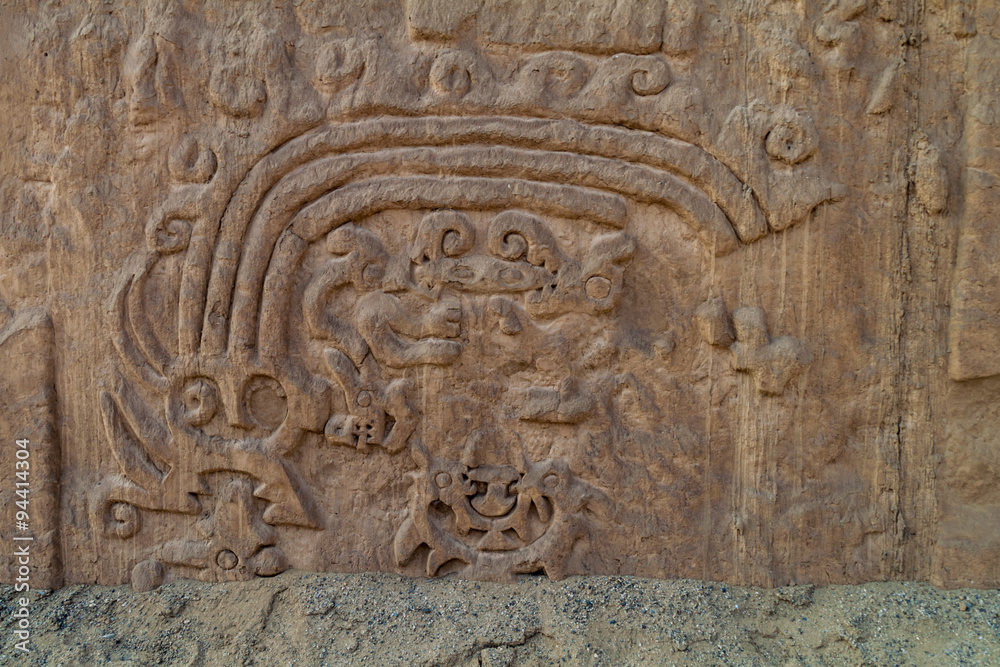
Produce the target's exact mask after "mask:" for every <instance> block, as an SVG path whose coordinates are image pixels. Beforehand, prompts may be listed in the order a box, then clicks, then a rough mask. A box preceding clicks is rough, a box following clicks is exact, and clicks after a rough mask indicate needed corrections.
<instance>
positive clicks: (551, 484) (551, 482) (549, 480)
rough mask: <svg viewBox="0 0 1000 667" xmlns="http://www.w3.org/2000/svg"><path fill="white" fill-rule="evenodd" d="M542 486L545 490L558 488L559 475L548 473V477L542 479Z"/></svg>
mask: <svg viewBox="0 0 1000 667" xmlns="http://www.w3.org/2000/svg"><path fill="white" fill-rule="evenodd" d="M542 486H544V487H545V488H546V489H554V488H556V487H557V486H559V475H557V474H555V473H554V472H550V473H549V474H548V475H546V476H545V477H543V478H542Z"/></svg>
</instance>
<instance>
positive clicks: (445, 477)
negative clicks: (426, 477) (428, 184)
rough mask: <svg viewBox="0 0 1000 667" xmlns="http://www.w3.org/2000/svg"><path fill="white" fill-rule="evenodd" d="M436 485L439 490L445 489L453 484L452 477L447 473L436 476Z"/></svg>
mask: <svg viewBox="0 0 1000 667" xmlns="http://www.w3.org/2000/svg"><path fill="white" fill-rule="evenodd" d="M434 483H435V484H437V485H438V488H439V489H443V488H445V487H446V486H448V485H449V484H451V475H449V474H448V473H446V472H439V473H438V474H437V475H435V476H434Z"/></svg>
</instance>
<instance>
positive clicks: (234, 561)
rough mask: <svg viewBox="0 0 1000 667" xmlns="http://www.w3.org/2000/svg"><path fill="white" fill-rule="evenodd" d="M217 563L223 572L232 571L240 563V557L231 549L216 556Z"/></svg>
mask: <svg viewBox="0 0 1000 667" xmlns="http://www.w3.org/2000/svg"><path fill="white" fill-rule="evenodd" d="M215 562H216V563H217V564H218V565H219V567H221V568H222V569H223V570H231V569H233V568H234V567H236V566H237V565H239V563H240V559H239V557H238V556H237V555H236V554H234V553H233V552H232V551H230V550H229V549H223V550H222V551H220V552H219V553H218V554H217V555H216V556H215Z"/></svg>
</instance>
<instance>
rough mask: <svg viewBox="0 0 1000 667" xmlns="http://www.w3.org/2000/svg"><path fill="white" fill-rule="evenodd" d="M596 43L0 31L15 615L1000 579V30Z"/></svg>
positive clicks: (212, 16)
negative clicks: (194, 588)
mask: <svg viewBox="0 0 1000 667" xmlns="http://www.w3.org/2000/svg"><path fill="white" fill-rule="evenodd" d="M568 4H569V3H565V2H556V1H555V0H538V1H537V2H515V1H513V0H461V2H454V3H442V2H435V1H431V0H360V1H356V2H350V3H328V2H319V1H316V0H301V1H299V0H297V1H295V2H287V3H282V2H277V3H270V2H268V3H265V2H259V3H255V2H250V3H232V2H222V1H208V2H205V3H198V2H181V1H179V0H168V1H166V2H149V3H140V2H131V1H128V0H109V1H107V2H104V1H101V2H93V3H79V2H66V3H59V2H45V3H41V4H39V3H35V2H30V3H29V2H16V1H10V0H6V1H5V2H3V3H2V5H0V26H2V27H0V81H2V84H0V110H2V118H0V137H2V139H0V170H2V171H0V173H2V177H0V257H2V258H3V259H2V263H0V392H2V393H0V396H2V404H0V503H2V504H0V507H2V508H3V509H2V512H0V543H2V544H3V545H4V547H3V550H2V553H0V580H3V581H6V582H14V581H15V580H16V578H17V576H18V572H19V570H18V568H19V567H20V565H19V563H18V562H17V558H16V556H15V555H14V552H13V547H11V545H13V544H15V542H14V538H15V537H31V538H33V541H32V542H31V544H32V557H31V558H32V560H31V564H30V568H31V583H32V586H33V587H35V588H59V587H60V586H61V585H64V584H79V583H92V584H101V585H111V584H123V583H131V584H132V586H133V587H135V589H137V590H139V591H145V590H150V589H154V588H156V587H158V586H160V585H162V584H165V583H166V584H169V583H170V582H174V581H178V580H181V579H191V578H194V579H200V580H202V581H205V582H224V581H232V580H248V579H252V578H255V577H269V576H273V575H276V574H278V573H280V572H282V571H284V570H286V569H289V568H292V569H298V570H303V571H313V572H355V573H358V572H373V571H379V572H389V573H397V574H403V575H408V576H420V577H426V576H430V577H435V576H443V575H448V574H457V575H459V576H461V577H463V578H470V579H478V580H489V581H495V582H504V581H514V580H515V579H516V577H517V576H518V575H521V574H528V573H530V574H545V575H547V576H548V577H550V578H552V579H560V578H562V577H566V576H570V575H583V574H589V575H634V576H640V577H653V578H692V579H704V580H716V581H724V582H727V583H730V584H743V585H755V586H762V587H771V586H783V585H786V584H788V583H790V582H793V581H794V582H798V583H813V584H838V583H862V582H868V581H884V580H898V579H910V580H921V581H930V582H934V583H936V584H938V585H942V586H946V587H977V588H979V587H987V588H988V587H995V586H997V585H998V584H1000V428H998V424H1000V231H998V222H997V211H1000V140H998V137H1000V111H998V109H1000V79H998V78H997V76H996V72H997V69H998V61H1000V57H998V54H1000V41H998V40H1000V10H998V8H997V6H996V3H995V2H992V0H978V2H977V1H976V0H956V1H954V2H944V1H943V0H927V1H926V2H923V1H921V2H909V1H906V0H868V1H866V0H834V1H833V2H828V1H826V0H824V1H822V2H819V1H805V2H793V1H774V2H765V1H763V0H760V1H758V0H742V1H736V0H734V1H732V2H728V1H727V2H718V3H712V4H710V5H703V3H699V2H693V1H691V0H664V1H663V2H644V1H639V0H629V1H618V2H610V1H605V0H584V1H581V2H579V3H574V9H573V10H572V11H569V10H568V9H567V5H568ZM18 439H26V440H27V441H28V442H29V443H30V444H29V445H26V449H25V451H27V452H30V461H29V464H30V465H27V466H26V467H27V468H30V470H28V471H27V472H25V475H24V479H23V480H18V478H17V477H16V473H17V472H18V471H19V470H20V469H19V468H17V464H18V461H19V460H21V459H18V456H21V455H20V454H19V453H18V452H19V446H18V445H17V444H16V442H17V440H18ZM24 456H29V454H25V455H24ZM29 473H30V474H29ZM17 481H27V482H30V494H29V492H27V491H25V492H23V493H22V495H21V496H19V495H18V491H19V490H20V489H21V487H18V486H17V485H16V482H17ZM25 495H28V498H27V500H30V502H27V503H24V505H25V506H24V507H18V505H17V501H19V500H20V501H25V500H26V499H25V497H24V496H25ZM18 511H22V512H25V513H26V514H27V519H26V520H25V521H24V524H26V525H19V524H18V523H17V521H20V520H21V519H19V518H18V515H17V512H18ZM349 581H364V579H359V580H349ZM372 581H393V582H397V580H395V579H392V580H389V579H385V580H382V579H373V580H372ZM403 585H404V584H400V583H398V582H397V583H393V584H392V586H403ZM449 585H452V584H449ZM454 585H455V586H459V588H456V589H455V590H471V589H466V588H462V586H465V585H464V584H463V585H458V584H454ZM531 585H532V586H536V585H541V584H531ZM581 585H583V584H581ZM615 585H618V584H615ZM268 586H271V585H270V584H269V585H266V586H264V587H262V588H260V589H253V588H246V589H240V590H247V591H251V590H257V591H258V592H257V593H254V595H270V594H271V593H265V592H261V591H273V590H276V589H274V588H269V587H268ZM545 586H548V584H545ZM74 590H76V589H74ZM198 590H205V591H207V590H208V589H202V588H199V589H198ZM491 590H500V589H491ZM552 590H556V589H552ZM91 594H93V595H96V593H89V592H88V593H86V595H91ZM60 595H61V594H60ZM113 595H115V596H120V595H122V593H121V592H116V593H113ZM206 595H214V593H206ZM116 604H117V603H116ZM178 650H180V649H178Z"/></svg>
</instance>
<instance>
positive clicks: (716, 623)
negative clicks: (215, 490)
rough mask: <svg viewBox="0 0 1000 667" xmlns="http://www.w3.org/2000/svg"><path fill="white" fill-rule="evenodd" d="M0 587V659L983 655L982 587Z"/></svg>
mask: <svg viewBox="0 0 1000 667" xmlns="http://www.w3.org/2000/svg"><path fill="white" fill-rule="evenodd" d="M20 597H22V594H20V593H15V592H14V590H13V588H12V587H10V586H2V587H0V602H2V604H3V617H2V623H0V625H2V641H0V664H3V665H24V666H25V667H27V666H29V665H53V666H54V665H157V664H160V665H206V666H214V665H223V666H225V667H235V666H238V665H455V666H462V667H465V666H467V665H468V666H474V665H481V666H482V667H496V666H502V667H508V666H513V665H550V664H565V665H674V664H676V665H879V666H882V665H935V666H938V665H1000V591H995V590H990V591H982V590H953V591H942V590H939V589H937V588H934V587H933V586H930V585H928V584H915V583H879V584H868V585H864V586H829V587H825V588H817V589H813V588H812V587H811V586H799V587H793V588H781V589H774V590H762V589H754V588H741V587H737V586H726V585H722V584H716V583H705V582H698V581H657V580H652V579H634V578H629V577H582V578H581V577H574V578H570V579H567V580H565V581H559V582H556V581H550V580H548V579H546V578H543V577H525V578H524V579H522V580H521V581H520V582H519V583H517V584H515V585H510V586H505V585H499V584H485V583H475V582H468V581H459V580H456V579H444V580H434V581H428V580H414V579H404V578H401V577H397V576H393V575H386V574H363V575H334V574H328V575H322V574H320V575H317V574H305V573H300V572H288V573H285V574H283V575H280V576H278V577H275V578H273V579H259V580H257V581H253V582H247V583H231V584H219V585H214V586H211V585H207V584H203V583H199V582H191V581H182V582H175V583H172V584H169V585H166V586H164V587H162V588H160V589H159V590H156V591H152V592H149V593H135V592H134V591H133V590H132V589H131V588H129V587H127V586H118V587H104V586H69V587H66V588H63V589H61V590H59V591H56V592H53V593H46V592H32V593H31V594H30V599H29V602H30V604H29V611H30V626H31V627H30V631H31V638H30V649H31V652H30V653H27V654H24V653H22V652H21V651H18V650H17V649H16V648H15V646H14V644H15V642H16V641H17V639H16V638H15V636H14V634H13V630H14V627H15V625H14V623H15V621H14V619H13V618H12V613H13V612H14V610H15V609H16V608H17V605H18V602H19V600H18V598H20Z"/></svg>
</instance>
